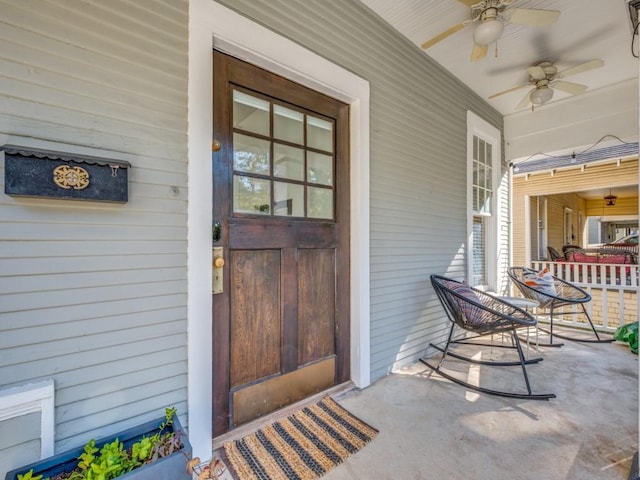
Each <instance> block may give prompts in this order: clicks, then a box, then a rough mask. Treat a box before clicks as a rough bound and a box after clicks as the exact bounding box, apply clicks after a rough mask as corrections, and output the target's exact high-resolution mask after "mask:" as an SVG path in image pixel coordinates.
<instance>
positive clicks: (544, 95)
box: [529, 85, 553, 107]
mask: <svg viewBox="0 0 640 480" xmlns="http://www.w3.org/2000/svg"><path fill="white" fill-rule="evenodd" d="M552 98H553V90H552V89H550V88H549V86H548V85H539V86H538V87H537V88H536V89H535V90H534V91H533V92H531V95H529V100H531V103H532V104H533V105H535V106H536V107H539V106H540V105H542V104H543V103H547V102H548V101H549V100H551V99H552Z"/></svg>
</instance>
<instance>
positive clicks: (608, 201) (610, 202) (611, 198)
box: [604, 189, 618, 207]
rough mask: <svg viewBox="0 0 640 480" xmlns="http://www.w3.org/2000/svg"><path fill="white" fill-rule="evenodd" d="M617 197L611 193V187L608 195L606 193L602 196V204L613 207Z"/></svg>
mask: <svg viewBox="0 0 640 480" xmlns="http://www.w3.org/2000/svg"><path fill="white" fill-rule="evenodd" d="M617 199H618V197H616V196H615V195H612V194H611V189H609V195H606V196H605V197H604V204H605V205H606V206H607V207H613V206H614V205H615V204H616V200H617Z"/></svg>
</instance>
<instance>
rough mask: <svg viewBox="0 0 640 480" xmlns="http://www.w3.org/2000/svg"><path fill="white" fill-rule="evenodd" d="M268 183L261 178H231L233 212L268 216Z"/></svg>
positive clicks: (269, 202)
mask: <svg viewBox="0 0 640 480" xmlns="http://www.w3.org/2000/svg"><path fill="white" fill-rule="evenodd" d="M270 183H271V182H270V181H269V180H264V179H261V178H252V177H244V176H241V175H234V176H233V211H234V212H236V213H252V214H258V215H269V214H270V213H271V208H270V205H271V191H270V188H269V187H270Z"/></svg>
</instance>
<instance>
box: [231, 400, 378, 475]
mask: <svg viewBox="0 0 640 480" xmlns="http://www.w3.org/2000/svg"><path fill="white" fill-rule="evenodd" d="M377 433H378V431H377V430H376V429H375V428H372V427H371V426H369V425H367V424H366V423H364V422H363V421H362V420H360V419H359V418H357V417H356V416H355V415H352V414H351V413H350V412H349V411H347V410H346V409H344V408H343V407H341V406H340V405H338V404H337V403H336V402H335V401H334V400H332V399H331V398H329V397H325V398H323V399H322V400H320V401H319V402H318V403H315V404H313V405H310V406H308V407H305V408H302V409H300V410H298V411H296V412H294V413H293V414H291V415H290V416H288V417H287V418H285V419H283V420H278V421H276V422H274V423H272V424H270V425H269V426H267V427H265V428H262V429H260V430H258V431H257V432H254V433H252V434H249V435H247V436H245V437H243V438H241V439H240V440H236V441H233V442H227V443H225V444H223V451H224V455H225V457H226V463H227V465H228V466H229V467H230V470H231V472H232V473H233V474H234V475H235V476H236V478H238V479H241V480H245V479H247V480H249V479H259V480H290V479H299V480H313V479H317V478H319V477H321V476H322V475H324V474H325V473H327V472H328V471H329V470H331V469H332V468H333V467H335V466H336V465H339V464H340V463H342V462H343V461H344V460H345V459H346V458H347V457H348V456H349V455H352V454H354V453H356V452H357V451H358V450H360V449H361V448H363V447H364V446H365V445H366V444H367V443H369V442H370V441H371V440H373V438H374V437H375V436H376V434H377Z"/></svg>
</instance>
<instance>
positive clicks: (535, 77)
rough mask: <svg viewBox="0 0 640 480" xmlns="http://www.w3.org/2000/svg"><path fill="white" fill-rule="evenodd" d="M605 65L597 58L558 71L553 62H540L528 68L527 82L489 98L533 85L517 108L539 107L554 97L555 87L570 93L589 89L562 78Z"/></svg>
mask: <svg viewBox="0 0 640 480" xmlns="http://www.w3.org/2000/svg"><path fill="white" fill-rule="evenodd" d="M603 66H604V61H602V60H600V59H595V60H589V61H588V62H584V63H581V64H579V65H574V66H573V67H569V68H567V69H565V70H561V71H558V68H557V67H556V66H555V65H554V64H553V63H551V62H546V61H545V62H540V63H538V64H537V65H533V66H531V67H529V68H527V74H528V75H529V81H528V82H527V83H523V84H521V85H517V86H515V87H512V88H509V89H507V90H504V91H502V92H498V93H494V94H493V95H491V96H490V97H489V99H490V100H491V99H493V98H496V97H499V96H501V95H505V94H507V93H511V92H515V91H516V90H519V89H521V88H524V87H527V86H530V87H531V86H532V87H533V88H532V89H531V90H530V91H529V92H527V94H526V95H525V96H524V98H523V99H522V100H521V101H520V103H519V104H518V106H517V107H516V110H520V109H523V108H525V107H527V106H528V105H531V107H532V108H533V107H539V106H541V105H542V104H544V103H547V102H548V101H550V100H551V99H552V98H553V90H554V89H557V90H562V91H563V92H566V93H568V94H570V95H577V94H579V93H582V92H584V91H586V90H587V86H586V85H581V84H579V83H573V82H566V81H564V80H561V79H562V78H567V77H570V76H571V75H577V74H579V73H582V72H587V71H589V70H594V69H596V68H600V67H603Z"/></svg>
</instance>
